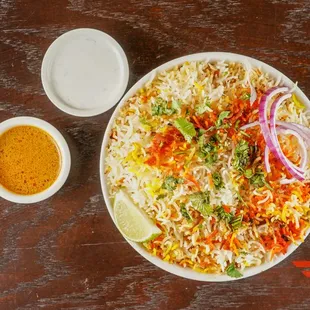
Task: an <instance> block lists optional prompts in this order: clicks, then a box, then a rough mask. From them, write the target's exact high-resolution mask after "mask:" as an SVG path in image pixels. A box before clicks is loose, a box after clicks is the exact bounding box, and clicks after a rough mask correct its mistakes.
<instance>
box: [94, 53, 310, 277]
mask: <svg viewBox="0 0 310 310" xmlns="http://www.w3.org/2000/svg"><path fill="white" fill-rule="evenodd" d="M199 60H200V61H202V60H207V61H221V60H223V61H238V62H242V63H246V62H247V63H249V64H252V65H254V66H258V67H261V68H262V69H263V71H265V72H267V73H269V74H270V75H271V76H273V77H274V78H280V79H281V81H282V82H283V83H284V84H286V85H287V86H289V87H293V85H294V83H293V82H292V81H291V80H290V79H289V78H288V77H287V76H286V75H285V74H283V73H282V72H281V71H279V70H277V69H276V68H274V67H272V66H270V65H268V64H266V63H264V62H263V61H260V60H257V59H255V58H252V57H249V56H245V55H241V54H235V53H229V52H202V53H196V54H190V55H186V56H182V57H178V58H175V59H172V60H170V61H168V62H166V63H164V64H162V65H160V66H158V67H156V68H155V69H153V70H151V71H150V72H148V73H147V74H145V75H144V76H143V77H142V78H140V79H139V80H138V81H137V82H136V83H135V84H134V85H133V86H132V87H131V88H130V89H129V90H128V91H127V92H126V94H125V95H124V96H123V98H122V99H121V101H120V102H119V104H118V106H117V107H116V109H115V110H114V112H113V114H112V116H111V118H110V120H109V123H108V125H107V127H106V129H105V133H104V137H103V141H102V145H101V152H100V163H99V169H100V171H99V175H100V183H101V190H102V193H103V197H104V201H105V204H106V208H107V209H108V212H109V215H110V217H111V218H112V221H113V222H114V225H115V226H116V228H117V225H116V223H115V219H114V215H113V207H112V204H111V201H110V198H109V193H108V186H107V182H106V177H105V174H104V168H105V162H104V158H105V150H106V147H107V144H108V142H109V134H110V132H111V127H112V125H113V122H114V120H115V118H116V117H117V116H118V113H119V110H120V109H121V107H122V106H123V105H124V104H125V102H126V101H127V100H128V99H129V98H130V97H131V96H132V95H133V94H134V93H136V91H137V90H138V89H140V88H141V87H142V86H143V85H144V84H145V83H146V82H148V81H149V80H150V79H153V78H154V77H155V76H156V73H158V72H160V71H164V70H167V69H169V68H172V67H173V66H176V65H180V64H182V63H184V62H185V61H199ZM295 92H297V95H298V97H299V98H300V99H301V100H302V101H307V102H308V103H309V104H310V102H309V99H308V98H307V96H306V95H305V94H304V93H303V92H302V90H301V89H300V88H299V87H296V89H295ZM117 230H118V231H119V229H118V228H117ZM119 232H120V231H119ZM120 233H121V232H120ZM309 233H310V229H308V231H307V233H306V235H305V238H304V240H305V239H306V238H307V236H308V235H309ZM123 237H124V239H125V240H126V241H127V242H128V243H129V244H130V245H131V246H132V248H133V249H135V250H136V251H137V252H138V253H139V254H140V255H141V256H142V257H144V258H145V259H146V260H148V261H149V262H150V263H152V264H154V265H155V266H157V267H159V268H160V269H163V270H165V271H167V272H169V273H171V274H174V275H176V276H180V277H183V278H186V279H190V280H197V281H204V282H227V281H236V280H242V279H246V278H248V277H251V276H254V275H258V274H260V273H262V272H264V271H266V270H268V269H270V268H272V267H274V266H276V265H278V264H279V263H280V262H282V261H283V260H284V259H285V258H287V257H288V256H289V255H291V254H292V253H293V252H294V251H295V250H296V249H297V248H298V247H299V246H300V245H301V244H302V243H303V242H301V243H299V244H298V245H295V244H291V245H290V246H289V248H288V251H287V252H286V254H284V255H281V256H277V257H276V258H275V259H274V260H273V261H272V262H267V263H264V264H262V265H259V266H254V267H249V268H246V269H245V270H244V271H243V277H242V278H238V279H236V278H231V277H229V276H227V275H225V274H207V273H199V272H197V271H194V270H192V269H190V268H183V267H181V266H178V265H176V264H170V263H168V262H165V261H163V260H161V259H160V258H158V257H156V256H153V255H152V254H150V253H149V252H147V251H146V250H145V249H144V248H143V247H142V246H141V245H139V244H138V243H136V242H133V241H130V240H128V239H127V238H126V237H125V236H123Z"/></svg>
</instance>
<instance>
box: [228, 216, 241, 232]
mask: <svg viewBox="0 0 310 310" xmlns="http://www.w3.org/2000/svg"><path fill="white" fill-rule="evenodd" d="M229 224H230V225H231V227H232V229H233V230H236V229H238V228H239V227H241V225H242V215H238V216H235V217H233V219H232V220H231V221H230V223H229Z"/></svg>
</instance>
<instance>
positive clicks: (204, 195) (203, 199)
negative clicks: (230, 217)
mask: <svg viewBox="0 0 310 310" xmlns="http://www.w3.org/2000/svg"><path fill="white" fill-rule="evenodd" d="M189 198H190V201H191V203H192V206H193V208H194V209H196V210H197V211H199V212H200V213H201V214H202V215H203V216H208V215H210V214H211V213H212V212H213V208H212V207H211V206H210V193H209V192H207V191H206V192H197V193H194V194H191V195H190V196H189Z"/></svg>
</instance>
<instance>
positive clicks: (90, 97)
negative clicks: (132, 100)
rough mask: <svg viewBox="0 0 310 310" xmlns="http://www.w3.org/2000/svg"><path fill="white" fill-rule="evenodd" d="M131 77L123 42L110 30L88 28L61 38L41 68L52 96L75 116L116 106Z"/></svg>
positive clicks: (46, 90) (100, 111) (76, 30)
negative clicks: (118, 40)
mask: <svg viewBox="0 0 310 310" xmlns="http://www.w3.org/2000/svg"><path fill="white" fill-rule="evenodd" d="M128 78H129V68H128V62H127V58H126V55H125V53H124V51H123V49H122V48H121V46H120V45H119V44H118V43H117V42H116V41H115V40H114V39H113V38H112V37H110V36H109V35H107V34H106V33H104V32H102V31H99V30H95V29H88V28H82V29H75V30H72V31H69V32H67V33H65V34H63V35H61V36H60V37H59V38H57V39H56V40H55V41H54V42H53V43H52V44H51V46H50V47H49V48H48V50H47V52H46V54H45V56H44V58H43V62H42V68H41V79H42V84H43V88H44V90H45V92H46V94H47V96H48V98H49V99H50V100H51V101H52V102H53V103H54V104H55V106H57V107H58V108H59V109H60V110H62V111H64V112H66V113H68V114H72V115H75V116H84V117H86V116H94V115H98V114H101V113H103V112H105V111H107V110H109V109H110V108H112V107H113V106H114V105H115V104H116V103H117V102H118V100H119V99H120V98H121V97H122V95H123V94H124V92H125V90H126V87H127V84H128Z"/></svg>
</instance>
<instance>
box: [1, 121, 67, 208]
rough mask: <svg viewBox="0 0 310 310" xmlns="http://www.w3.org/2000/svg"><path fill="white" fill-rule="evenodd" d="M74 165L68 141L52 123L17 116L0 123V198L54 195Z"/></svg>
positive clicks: (33, 198) (21, 199)
mask: <svg viewBox="0 0 310 310" xmlns="http://www.w3.org/2000/svg"><path fill="white" fill-rule="evenodd" d="M70 166H71V156H70V151H69V148H68V145H67V142H66V140H65V139H64V138H63V136H62V135H61V133H60V132H59V131H58V130H57V129H56V128H55V127H54V126H52V125H51V124H49V123H47V122H45V121H43V120H41V119H38V118H34V117H15V118H11V119H9V120H6V121H4V122H2V123H1V124H0V197H2V198H4V199H6V200H9V201H11V202H15V203H35V202H39V201H42V200H45V199H47V198H49V197H50V196H52V195H53V194H55V193H56V192H57V191H58V190H59V189H60V188H61V187H62V186H63V184H64V183H65V181H66V179H67V177H68V175H69V171H70Z"/></svg>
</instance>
